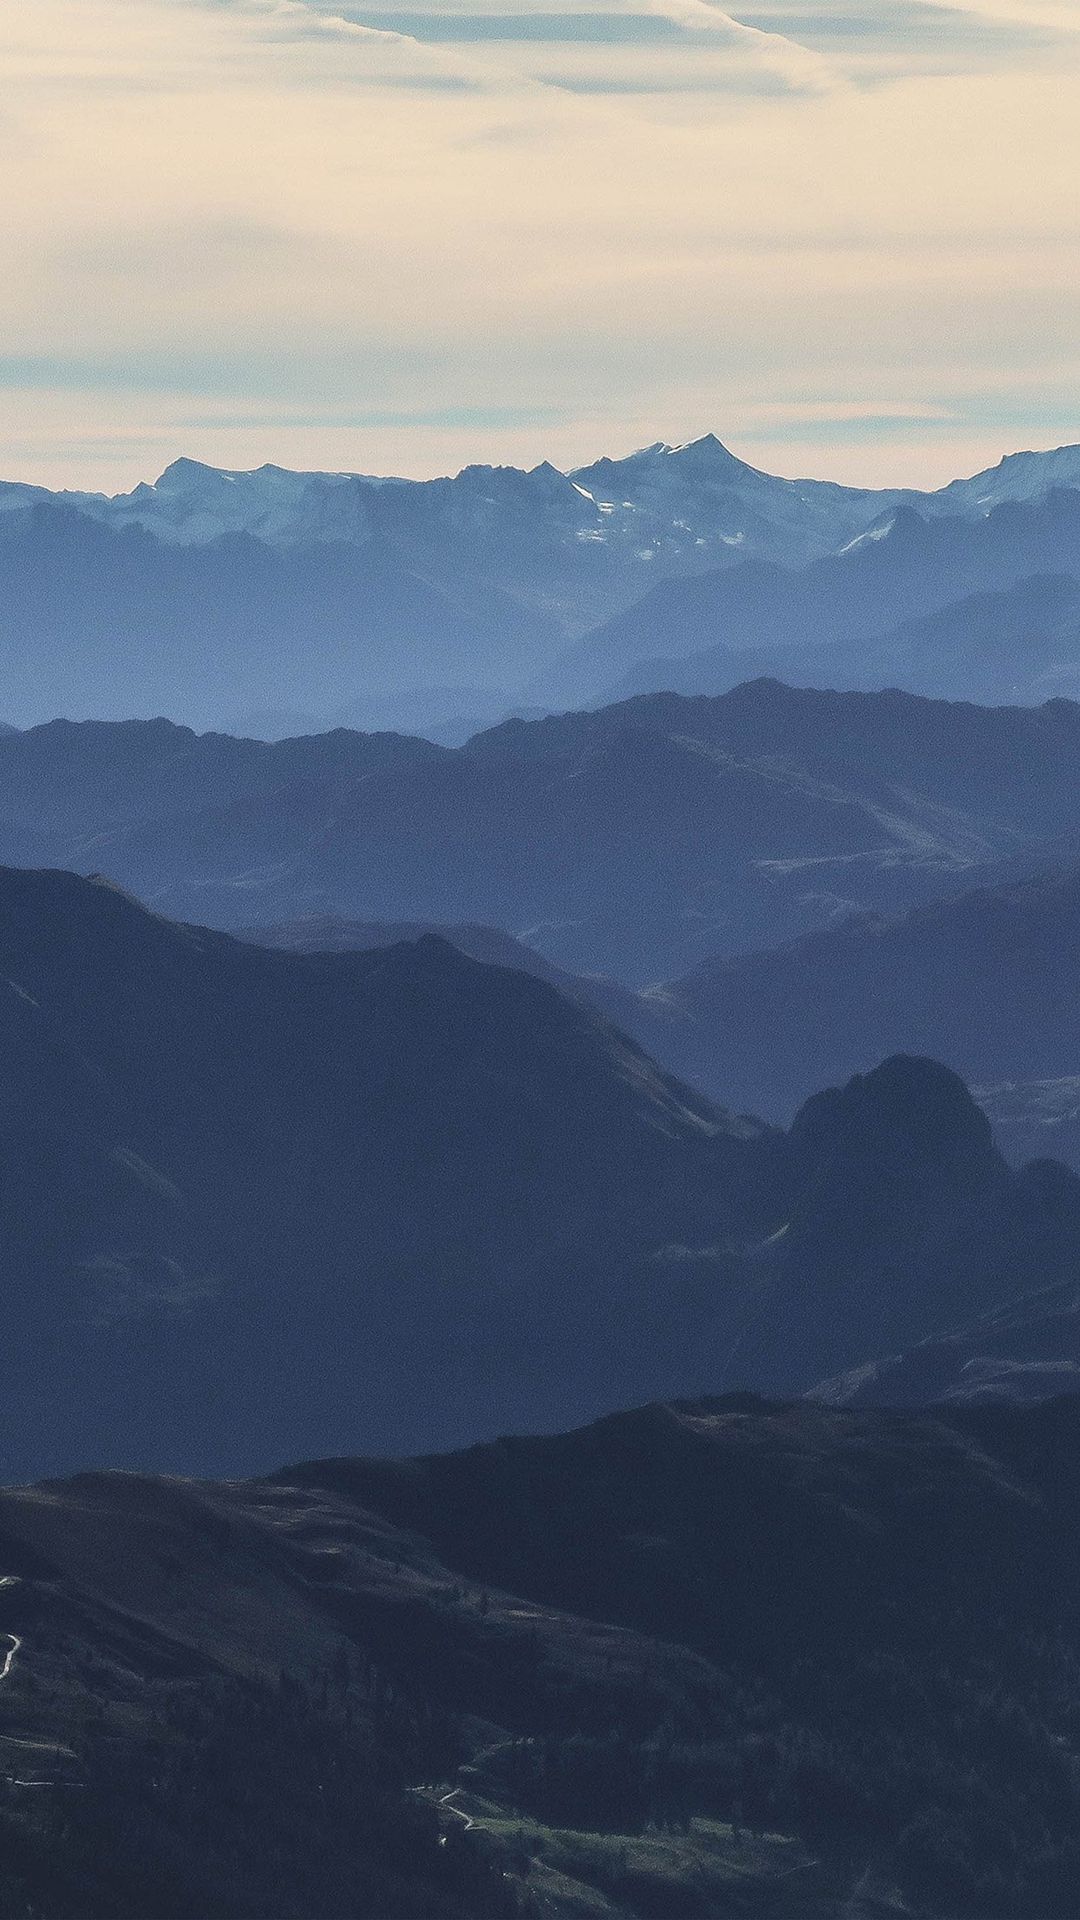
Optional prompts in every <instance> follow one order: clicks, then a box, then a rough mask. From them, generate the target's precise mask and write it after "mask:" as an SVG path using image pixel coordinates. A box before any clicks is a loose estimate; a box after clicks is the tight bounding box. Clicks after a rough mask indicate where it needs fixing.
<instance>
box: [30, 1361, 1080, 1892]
mask: <svg viewBox="0 0 1080 1920" xmlns="http://www.w3.org/2000/svg"><path fill="white" fill-rule="evenodd" d="M1078 1420H1080V1400H1078V1399H1076V1398H1071V1399H1062V1400H1057V1401H1055V1402H1053V1403H1051V1404H1048V1405H1045V1406H1041V1407H1033V1408H1027V1409H1016V1408H1005V1407H1001V1406H998V1407H989V1406H987V1407H979V1406H971V1407H951V1408H941V1409H935V1411H934V1412H933V1414H932V1415H925V1414H923V1415H920V1414H918V1413H903V1412H880V1411H876V1410H873V1409H869V1410H861V1409H856V1410H850V1411H848V1410H845V1411H837V1410H835V1409H832V1408H829V1407H825V1406H821V1405H813V1404H810V1403H806V1402H804V1403H803V1404H801V1405H798V1406H793V1405H770V1404H768V1403H766V1402H763V1401H761V1400H757V1399H754V1398H751V1397H749V1396H740V1397H733V1398H727V1399H716V1398H709V1399H695V1400H683V1401H680V1402H677V1403H674V1404H666V1405H664V1404H654V1405H649V1406H645V1407H642V1408H640V1409H637V1410H635V1411H632V1412H626V1413H620V1414H617V1415H615V1416H612V1417H610V1418H607V1419H605V1420H602V1421H600V1422H599V1423H597V1424H595V1425H592V1426H589V1427H586V1428H584V1429H583V1430H581V1431H577V1432H572V1433H567V1434H562V1435H558V1436H554V1437H551V1438H541V1439H536V1438H533V1439H501V1440H499V1441H497V1442H495V1443H493V1444H490V1445H483V1446H476V1447H473V1448H470V1449H469V1450H468V1451H467V1452H463V1453H456V1454H450V1455H444V1456H441V1457H432V1456H427V1457H421V1458H412V1459H408V1460H377V1459H371V1458H355V1457H353V1458H340V1459H334V1460H323V1461H314V1462H310V1463H308V1464H306V1465H299V1466H296V1467H291V1468H288V1469H285V1470H283V1471H281V1472H278V1473H276V1474H274V1475H273V1476H272V1477H270V1478H267V1479H262V1480H248V1481H237V1480H231V1481H228V1482H224V1483H220V1482H219V1483H214V1482H209V1481H203V1482H201V1483H197V1482H193V1481H190V1480H176V1479H161V1478H155V1477H152V1476H148V1475H128V1474H115V1473H113V1474H101V1473H84V1474H81V1475H79V1476H77V1477H76V1478H74V1479H70V1480H65V1481H53V1482H51V1483H49V1484H47V1485H40V1486H28V1487H22V1488H17V1489H6V1490H5V1491H4V1492H3V1493H2V1494H0V1554H2V1564H3V1567H4V1569H5V1576H4V1583H3V1587H2V1588H0V1632H2V1634H3V1637H4V1639H5V1642H6V1645H7V1646H8V1647H10V1648H11V1649H12V1658H11V1660H10V1661H9V1662H8V1671H7V1673H6V1676H5V1679H4V1682H3V1689H4V1691H3V1717H2V1722H0V1770H3V1772H4V1774H5V1777H6V1779H8V1780H12V1781H15V1782H17V1783H19V1784H16V1785H11V1786H5V1790H4V1792H3V1794H2V1795H0V1835H2V1838H3V1846H2V1848H0V1896H2V1897H3V1900H4V1903H5V1906H6V1907H8V1908H9V1909H10V1910H11V1911H13V1912H18V1911H19V1910H20V1906H21V1907H23V1908H25V1907H29V1908H30V1909H31V1910H33V1909H34V1908H37V1910H39V1911H47V1912H48V1913H49V1914H50V1915H51V1916H56V1920H75V1916H77V1915H79V1914H81V1913H85V1912H87V1911H94V1912H108V1913H109V1914H110V1915H112V1916H115V1920H143V1916H145V1914H146V1913H147V1912H148V1911H155V1912H160V1913H165V1912H168V1913H173V1914H177V1915H192V1914H196V1913H206V1912H210V1911H213V1912H214V1913H215V1914H220V1915H221V1916H223V1920H233V1916H236V1917H237V1920H239V1916H241V1915H243V1914H250V1913H252V1912H255V1911H257V1912H258V1913H260V1914H261V1915H266V1916H268V1920H279V1917H280V1920H287V1917H288V1916H291V1915H293V1914H295V1913H297V1912H306V1913H313V1912H331V1913H347V1912H348V1913H371V1914H374V1913H376V1912H378V1913H379V1914H383V1915H386V1916H387V1920H418V1916H432V1920H433V1917H434V1916H435V1915H438V1916H439V1920H512V1916H514V1915H520V1914H524V1915H526V1916H531V1915H539V1914H541V1913H542V1914H547V1915H552V1916H555V1920H573V1916H574V1915H577V1914H580V1913H582V1912H587V1911H590V1910H592V1911H605V1912H608V1913H612V1914H614V1915H616V1916H619V1917H620V1920H646V1917H647V1916H649V1915H656V1914H670V1915H674V1914H680V1915H682V1914H693V1915H694V1916H696V1920H726V1917H727V1916H729V1915H731V1914H732V1913H733V1912H736V1913H739V1914H742V1915H745V1916H747V1920H780V1917H781V1916H782V1917H783V1920H844V1917H845V1916H848V1917H850V1916H851V1915H853V1914H855V1913H858V1914H860V1915H874V1916H879V1915H885V1914H887V1913H888V1912H890V1911H892V1912H896V1911H900V1910H907V1911H909V1912H917V1913H919V1914H921V1915H926V1916H928V1920H947V1917H950V1916H952V1915H955V1914H958V1913H972V1914H975V1913H980V1912H981V1913H983V1914H987V1913H990V1912H993V1913H995V1914H997V1915H999V1916H1001V1920H1028V1916H1030V1915H1032V1914H1035V1913H1038V1914H1040V1915H1047V1916H1050V1915H1054V1916H1057V1915H1061V1916H1064V1915H1066V1914H1067V1913H1068V1910H1069V1901H1070V1899H1071V1898H1072V1895H1073V1892H1074V1889H1075V1874H1076V1868H1077V1843H1076V1832H1077V1823H1078V1815H1080V1804H1078V1790H1077V1781H1076V1769H1075V1764H1074V1758H1075V1751H1074V1750H1075V1742H1076V1730H1075V1693H1074V1688H1073V1678H1074V1674H1075V1668H1076V1662H1077V1659H1078V1658H1080V1647H1078V1644H1077V1628H1076V1620H1077V1615H1078V1606H1080V1554H1078V1549H1077V1537H1076V1529H1075V1526H1074V1525H1073V1524H1072V1519H1073V1515H1074V1512H1075V1506H1076V1501H1077V1497H1078V1493H1080V1487H1078V1484H1077V1461H1078V1459H1080V1430H1078ZM33 1785H36V1786H38V1787H39V1788H40V1789H42V1791H40V1792H38V1793H34V1792H31V1791H28V1787H29V1786H33Z"/></svg>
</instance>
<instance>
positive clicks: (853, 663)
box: [540, 487, 1080, 704]
mask: <svg viewBox="0 0 1080 1920" xmlns="http://www.w3.org/2000/svg"><path fill="white" fill-rule="evenodd" d="M1044 576H1051V577H1054V578H1055V579H1056V580H1061V581H1062V585H1061V586H1059V587H1058V588H1057V596H1058V602H1060V601H1061V598H1062V595H1063V594H1064V593H1066V592H1067V589H1068V585H1069V584H1070V583H1073V584H1074V583H1076V582H1078V581H1080V493H1078V492H1077V491H1076V489H1075V488H1060V487H1058V488H1052V489H1051V490H1050V491H1049V492H1048V493H1047V494H1046V495H1045V496H1044V497H1042V498H1041V499H1039V500H1034V501H1024V502H1020V503H1017V502H1013V501H1008V500H1006V501H1003V502H1001V503H1000V504H998V505H996V506H993V507H991V508H989V509H988V510H987V511H986V512H985V513H984V514H982V515H981V516H980V517H978V518H976V519H973V520H963V519H957V518H943V519H935V518H928V517H925V516H924V514H923V512H922V510H921V503H920V507H919V510H916V507H914V506H912V505H911V504H910V503H906V504H903V505H901V506H900V507H898V508H897V510H896V512H895V513H894V514H892V515H891V516H890V517H889V519H888V520H887V522H886V523H885V524H884V525H883V527H882V528H881V530H880V537H875V538H873V539H866V540H863V541H858V542H856V543H854V544H853V545H850V546H849V547H847V548H846V549H844V550H841V551H839V552H835V553H831V554H828V555H825V556H823V557H820V558H818V559H816V560H814V561H812V562H811V563H810V564H809V565H807V566H805V567H803V568H802V569H800V570H798V571H791V570H789V569H787V568H784V567H782V566H778V565H776V564H775V563H771V562H768V561H764V560H750V561H748V562H747V563H746V564H745V565H744V566H741V567H737V568H734V569H731V570H729V571H727V572H723V573H722V572H718V571H715V570H714V571H710V572H708V573H704V574H701V575H699V576H697V577H694V578H685V579H679V580H661V581H659V582H658V583H657V585H656V586H655V587H654V588H653V589H652V591H651V592H650V593H648V594H646V595H644V596H643V597H642V598H641V599H640V600H638V601H636V602H635V603H634V605H633V606H631V607H629V608H626V609H624V610H622V611H621V612H619V613H616V614H614V615H612V616H611V618H610V619H609V620H608V621H606V622H605V623H603V624H602V625H600V626H599V627H597V628H596V629H594V631H593V632H592V633H590V634H588V635H587V636H586V637H585V638H584V639H583V640H581V641H579V642H577V643H576V645H575V646H573V647H572V648H571V649H569V650H568V651H567V652H566V653H565V654H564V655H563V656H562V657H561V658H560V660H559V661H558V662H557V663H556V665H555V667H554V668H552V669H550V670H549V673H548V675H547V678H546V679H545V680H542V681H541V682H540V690H543V689H544V688H547V689H548V690H549V691H550V693H551V694H552V695H553V696H555V697H556V698H558V699H560V700H562V701H563V703H564V704H580V703H581V702H583V701H586V700H604V699H608V700H610V699H611V698H612V697H613V696H614V695H616V694H618V693H619V692H620V691H621V692H637V691H640V692H653V691H657V690H659V689H661V688H667V687H671V688H673V689H675V690H677V691H682V692H687V693H693V692H721V691H723V690H724V689H725V688H726V687H727V686H729V685H731V684H732V681H733V677H739V678H745V677H746V674H747V672H754V671H757V672H761V671H766V672H771V673H773V674H774V675H775V676H776V677H778V678H784V677H785V676H787V677H790V678H793V679H797V678H798V676H799V675H801V674H806V675H807V676H808V678H807V680H806V681H805V682H804V684H816V685H821V684H823V685H827V686H835V687H843V688H848V687H852V686H864V685H874V686H877V685H882V684H890V682H889V680H888V677H887V676H888V674H889V672H890V671H891V672H894V673H895V676H896V682H895V683H896V684H899V685H903V686H904V687H905V688H906V689H907V690H908V691H914V692H919V691H925V692H940V693H941V694H944V695H945V696H946V697H955V698H965V697H966V698H978V697H979V696H980V692H981V690H982V689H984V688H985V689H988V690H993V689H994V688H995V687H1000V686H1001V685H1002V684H1003V683H1004V685H1005V686H1006V687H1008V686H1009V684H1010V682H1009V675H1008V666H1007V663H1006V665H1005V666H1004V668H1003V663H1002V661H1001V660H1000V658H998V657H996V656H997V655H999V654H1000V650H1001V642H1002V638H1003V637H1008V636H1007V635H1005V636H1003V635H1002V634H1001V633H1000V632H999V633H995V632H994V629H993V624H992V621H991V623H990V627H989V631H988V633H987V635H986V637H985V641H982V640H981V639H980V636H979V634H978V632H977V631H976V633H975V634H973V635H971V636H970V637H969V638H968V641H967V654H968V656H969V657H968V658H967V660H965V659H964V657H963V646H962V637H961V641H960V643H959V644H960V650H961V658H960V660H959V661H952V662H950V661H949V660H948V657H947V653H946V657H945V660H944V661H943V662H940V663H939V667H938V671H939V673H940V674H941V676H942V677H941V678H940V679H939V680H938V681H937V683H936V684H935V683H929V684H928V682H927V678H926V676H927V673H928V672H929V671H932V669H933V666H934V659H933V656H934V652H935V647H934V644H933V638H932V636H931V639H930V642H929V645H928V646H924V653H923V655H920V652H919V647H918V634H917V633H916V634H915V635H914V636H913V638H912V640H911V641H910V642H909V645H910V646H912V647H913V648H914V657H913V658H911V659H910V660H908V659H906V658H905V651H904V648H905V635H904V629H905V627H906V626H907V625H909V623H917V622H926V621H928V620H930V619H932V618H933V617H934V616H936V617H937V619H938V624H939V626H941V627H943V628H944V629H945V632H944V634H943V636H942V641H939V642H938V647H937V651H938V652H939V653H940V651H941V646H942V642H944V644H945V646H946V648H947V645H948V623H949V621H950V619H952V618H956V619H957V620H958V621H960V622H961V623H962V621H963V618H964V614H963V606H964V603H966V602H970V601H971V600H972V598H973V596H980V595H983V596H987V595H1008V594H1009V593H1010V592H1011V593H1013V594H1014V595H1016V596H1018V597H1019V598H1020V601H1021V605H1020V607H1019V609H1018V612H1019V615H1020V619H1019V629H1020V630H1019V632H1018V633H1016V634H1014V635H1013V648H1012V653H1013V656H1014V659H1015V665H1014V666H1013V668H1012V680H1013V683H1014V684H1015V685H1016V686H1017V687H1018V688H1020V689H1022V690H1023V697H1026V698H1028V699H1037V698H1038V697H1039V695H1038V691H1037V680H1038V675H1039V673H1040V672H1042V673H1052V670H1053V668H1054V666H1055V664H1057V656H1056V655H1055V653H1054V651H1053V649H1051V651H1050V654H1049V657H1048V658H1046V659H1039V658H1038V657H1037V655H1036V658H1035V659H1033V660H1032V662H1031V664H1030V665H1027V666H1025V660H1024V653H1025V649H1024V647H1023V646H1022V645H1020V644H1018V643H1019V642H1021V641H1022V640H1023V639H1024V637H1025V627H1026V624H1027V614H1028V612H1029V611H1030V613H1031V614H1032V615H1033V616H1034V617H1033V618H1032V620H1031V625H1032V626H1035V627H1036V629H1037V622H1038V619H1039V618H1040V617H1041V618H1043V620H1045V619H1046V618H1047V617H1049V619H1050V622H1051V634H1050V635H1049V636H1048V637H1049V638H1053V637H1054V635H1053V631H1052V629H1053V624H1054V622H1055V621H1056V620H1057V619H1059V618H1060V617H1061V616H1062V614H1063V613H1064V612H1067V611H1068V609H1064V608H1062V607H1061V606H1060V605H1059V604H1058V603H1054V604H1053V605H1052V607H1051V609H1050V611H1049V616H1048V614H1047V610H1046V609H1045V608H1044V606H1043V605H1042V601H1043V600H1044V599H1045V590H1044V589H1042V588H1041V587H1040V580H1041V579H1042V577H1044ZM1025 582H1026V583H1028V585H1027V586H1026V587H1025V585H1024V583H1025ZM1025 594H1026V596H1027V598H1028V600H1030V601H1031V602H1032V603H1033V605H1032V607H1031V608H1030V609H1025V608H1024V606H1023V598H1024V596H1025ZM1007 605H1008V602H1006V606H1007ZM1077 624H1078V620H1077V618H1076V616H1075V610H1074V617H1073V621H1072V626H1071V629H1070V634H1071V638H1070V639H1069V640H1068V642H1067V644H1066V646H1065V650H1064V654H1063V655H1062V656H1061V664H1062V665H1064V666H1066V667H1071V669H1072V671H1073V672H1074V673H1075V670H1076V663H1077V655H1078V643H1077V640H1076V637H1075V634H1076V627H1077ZM1032 651H1033V652H1035V651H1036V650H1035V649H1034V648H1033V649H1032ZM743 653H745V654H747V655H748V656H749V658H748V659H747V660H744V661H743V662H742V664H741V666H740V661H739V655H740V654H743ZM984 656H985V658H984ZM789 663H790V666H791V668H792V671H791V672H790V674H788V667H789ZM950 665H951V667H952V677H951V679H950V678H949V677H948V669H949V667H950ZM965 667H966V677H965V672H964V671H963V669H964V668H965ZM909 672H910V674H911V675H912V677H911V678H910V679H909V678H908V677H907V675H908V674H909ZM980 674H981V675H982V676H983V677H982V678H980ZM920 675H921V677H920ZM1059 691H1067V684H1066V685H1063V686H1058V687H1055V686H1054V685H1053V684H1052V683H1051V684H1049V685H1047V686H1046V687H1045V694H1050V693H1053V692H1059ZM1014 697H1015V696H1014Z"/></svg>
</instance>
